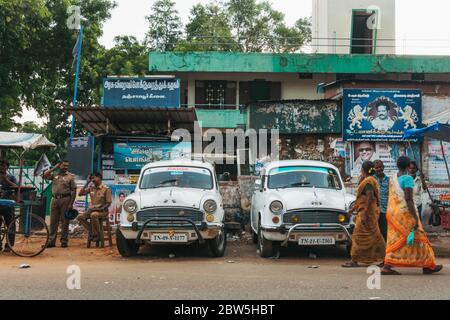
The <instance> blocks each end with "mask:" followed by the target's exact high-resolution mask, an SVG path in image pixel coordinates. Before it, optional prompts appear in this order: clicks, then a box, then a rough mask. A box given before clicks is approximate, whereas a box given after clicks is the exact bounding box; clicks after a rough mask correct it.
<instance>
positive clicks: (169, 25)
mask: <svg viewBox="0 0 450 320" xmlns="http://www.w3.org/2000/svg"><path fill="white" fill-rule="evenodd" d="M146 19H147V21H148V22H149V24H150V28H149V31H148V32H147V35H146V40H145V42H146V44H147V46H148V47H149V48H150V49H151V50H160V51H173V50H174V49H175V48H176V46H177V44H178V42H179V41H180V40H181V36H182V31H181V30H182V23H181V19H180V17H179V15H178V11H177V10H176V9H175V2H173V1H172V0H157V1H156V2H155V3H154V4H153V6H152V10H151V13H150V15H149V16H148V17H146Z"/></svg>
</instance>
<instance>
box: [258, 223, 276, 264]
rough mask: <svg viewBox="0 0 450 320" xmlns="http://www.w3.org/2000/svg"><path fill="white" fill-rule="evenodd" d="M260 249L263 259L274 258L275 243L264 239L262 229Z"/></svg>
mask: <svg viewBox="0 0 450 320" xmlns="http://www.w3.org/2000/svg"><path fill="white" fill-rule="evenodd" d="M258 249H259V255H260V256H261V257H262V258H270V257H272V256H273V242H272V241H270V240H267V239H265V238H264V235H263V234H262V230H261V227H259V231H258Z"/></svg>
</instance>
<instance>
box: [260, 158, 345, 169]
mask: <svg viewBox="0 0 450 320" xmlns="http://www.w3.org/2000/svg"><path fill="white" fill-rule="evenodd" d="M292 166H307V167H310V166H311V167H322V168H328V169H334V170H336V171H338V169H337V168H336V167H335V166H334V165H332V164H331V163H328V162H324V161H312V160H282V161H274V162H270V163H268V164H266V165H265V166H264V169H265V170H267V171H270V170H272V169H274V168H279V167H292Z"/></svg>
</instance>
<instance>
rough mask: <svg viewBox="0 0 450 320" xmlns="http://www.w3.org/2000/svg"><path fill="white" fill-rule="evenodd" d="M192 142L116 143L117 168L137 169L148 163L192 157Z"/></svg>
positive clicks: (115, 161) (115, 159) (115, 157)
mask: <svg viewBox="0 0 450 320" xmlns="http://www.w3.org/2000/svg"><path fill="white" fill-rule="evenodd" d="M191 154H192V146H191V143H190V142H180V143H177V142H129V143H116V144H114V167H115V169H125V170H136V169H139V170H140V169H142V167H144V166H145V165H146V164H148V163H152V162H156V161H162V160H174V159H191Z"/></svg>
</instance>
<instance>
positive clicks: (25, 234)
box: [7, 213, 50, 257]
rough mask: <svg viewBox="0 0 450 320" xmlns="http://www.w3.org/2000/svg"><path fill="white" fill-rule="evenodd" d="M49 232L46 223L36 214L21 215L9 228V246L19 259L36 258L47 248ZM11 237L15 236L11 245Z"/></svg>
mask: <svg viewBox="0 0 450 320" xmlns="http://www.w3.org/2000/svg"><path fill="white" fill-rule="evenodd" d="M49 234H50V232H49V230H48V226H47V224H46V223H45V221H44V220H43V219H42V218H41V217H38V216H37V215H35V214H29V213H21V214H20V215H18V216H16V218H15V219H14V221H12V222H11V224H10V225H9V226H8V237H7V240H8V244H9V246H10V248H11V251H12V252H13V253H14V254H16V255H18V256H19V257H35V256H37V255H39V254H41V253H42V252H43V251H44V250H45V248H47V245H48V241H49ZM9 235H14V236H15V237H14V238H15V241H14V243H10V238H11V237H9Z"/></svg>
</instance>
